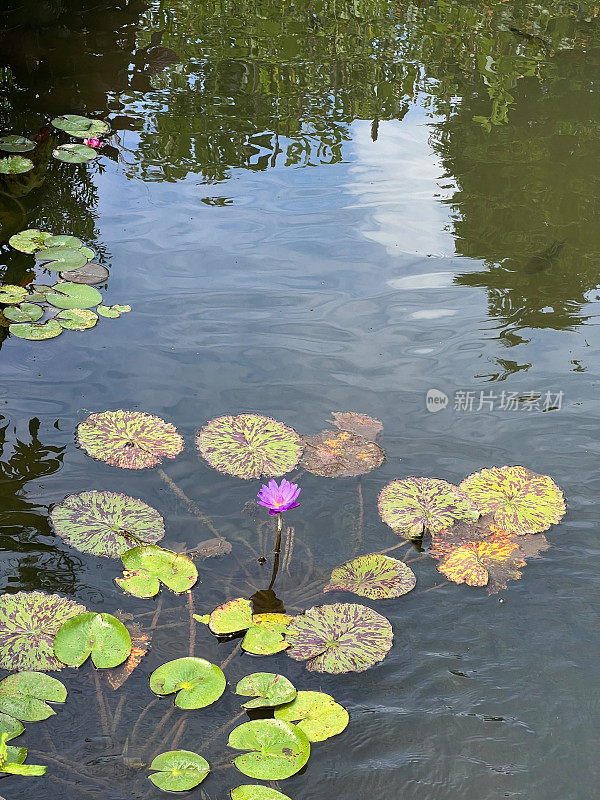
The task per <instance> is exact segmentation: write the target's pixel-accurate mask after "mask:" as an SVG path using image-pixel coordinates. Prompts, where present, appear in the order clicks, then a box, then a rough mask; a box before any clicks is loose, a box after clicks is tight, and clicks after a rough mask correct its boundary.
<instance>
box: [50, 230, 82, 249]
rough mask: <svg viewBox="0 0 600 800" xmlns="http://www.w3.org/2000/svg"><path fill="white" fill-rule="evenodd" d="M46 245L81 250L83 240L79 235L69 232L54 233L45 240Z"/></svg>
mask: <svg viewBox="0 0 600 800" xmlns="http://www.w3.org/2000/svg"><path fill="white" fill-rule="evenodd" d="M44 247H70V248H71V249H72V250H81V248H82V247H83V242H82V241H81V239H78V238H77V236H71V235H70V234H68V233H59V234H57V235H56V236H55V235H54V234H53V235H51V236H50V237H49V238H48V239H46V240H45V242H44Z"/></svg>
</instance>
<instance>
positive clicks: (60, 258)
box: [35, 244, 95, 308]
mask: <svg viewBox="0 0 600 800" xmlns="http://www.w3.org/2000/svg"><path fill="white" fill-rule="evenodd" d="M94 255H95V253H94V251H93V250H92V248H91V247H82V246H81V244H79V246H78V247H73V246H69V245H56V246H54V247H49V246H46V247H43V248H42V249H41V250H36V252H35V258H36V261H42V262H46V263H45V264H44V266H45V267H46V268H47V269H53V270H56V271H57V272H59V271H64V270H69V269H77V268H78V267H83V266H85V264H87V262H88V261H90V260H91V259H92V258H93V257H94ZM64 285H65V284H58V285H57V286H56V289H55V291H61V288H62V287H64ZM63 308H64V306H63Z"/></svg>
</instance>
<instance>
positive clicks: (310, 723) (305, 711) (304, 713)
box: [274, 692, 350, 742]
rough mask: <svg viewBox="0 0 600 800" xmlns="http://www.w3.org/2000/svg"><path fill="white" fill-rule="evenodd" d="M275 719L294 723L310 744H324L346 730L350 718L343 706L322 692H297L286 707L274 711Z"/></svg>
mask: <svg viewBox="0 0 600 800" xmlns="http://www.w3.org/2000/svg"><path fill="white" fill-rule="evenodd" d="M274 713H275V719H283V720H285V721H286V722H295V723H296V727H297V728H300V730H301V731H304V733H305V734H306V735H307V737H308V739H309V740H310V741H311V742H324V741H325V739H329V738H331V737H332V736H337V735H338V734H339V733H342V731H344V730H346V727H347V726H348V722H349V721H350V716H349V714H348V712H347V711H346V709H345V708H344V706H342V705H340V704H339V703H336V701H335V700H334V699H333V697H331V695H329V694H325V693H324V692H298V694H297V695H296V697H295V698H294V699H293V700H292V701H291V702H290V703H288V704H287V705H285V706H280V707H279V708H276V709H275V712H274Z"/></svg>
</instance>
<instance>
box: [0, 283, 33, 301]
mask: <svg viewBox="0 0 600 800" xmlns="http://www.w3.org/2000/svg"><path fill="white" fill-rule="evenodd" d="M26 297H27V289H25V288H24V287H23V286H15V285H14V284H12V283H5V284H4V286H0V303H7V304H15V305H16V304H18V303H21V302H22V301H23V300H24V299H25V298H26Z"/></svg>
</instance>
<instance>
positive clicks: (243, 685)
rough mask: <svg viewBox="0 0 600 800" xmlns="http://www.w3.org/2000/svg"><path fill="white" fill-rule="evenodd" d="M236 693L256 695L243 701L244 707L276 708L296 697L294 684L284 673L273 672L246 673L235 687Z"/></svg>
mask: <svg viewBox="0 0 600 800" xmlns="http://www.w3.org/2000/svg"><path fill="white" fill-rule="evenodd" d="M235 693H236V694H241V695H244V696H245V697H254V700H248V702H247V703H243V705H242V708H246V709H252V708H274V707H275V706H280V705H282V703H289V702H291V701H292V700H293V699H294V698H295V697H296V688H295V687H294V684H293V683H292V682H291V681H289V680H288V679H287V678H285V677H284V676H283V675H276V674H275V673H273V672H254V673H252V675H246V677H245V678H242V680H241V681H239V683H238V685H237V686H236V687H235Z"/></svg>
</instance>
